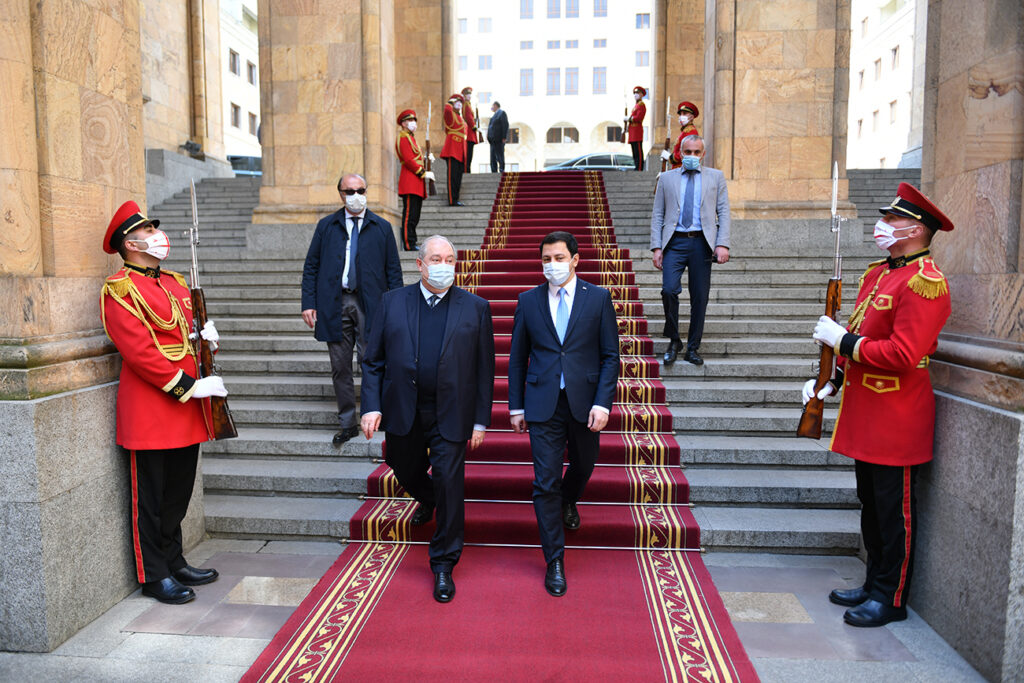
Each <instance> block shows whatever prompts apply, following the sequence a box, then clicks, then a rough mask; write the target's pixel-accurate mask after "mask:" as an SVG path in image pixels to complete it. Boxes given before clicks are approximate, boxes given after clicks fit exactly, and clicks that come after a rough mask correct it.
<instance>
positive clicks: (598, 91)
mask: <svg viewBox="0 0 1024 683" xmlns="http://www.w3.org/2000/svg"><path fill="white" fill-rule="evenodd" d="M607 92H608V67H606V66H595V67H594V94H595V95H605V94H607Z"/></svg>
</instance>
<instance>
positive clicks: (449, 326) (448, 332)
mask: <svg viewBox="0 0 1024 683" xmlns="http://www.w3.org/2000/svg"><path fill="white" fill-rule="evenodd" d="M447 296H448V321H447V322H446V323H445V325H444V339H442V340H441V355H442V356H443V355H444V350H445V349H446V348H448V342H450V341H451V340H452V335H453V334H455V329H456V327H458V324H459V316H460V315H462V304H463V302H464V298H463V297H462V290H460V289H459V288H458V287H455V286H454V285H453V286H452V288H451V289H449V290H448V295H447Z"/></svg>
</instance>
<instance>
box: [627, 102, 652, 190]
mask: <svg viewBox="0 0 1024 683" xmlns="http://www.w3.org/2000/svg"><path fill="white" fill-rule="evenodd" d="M646 95H647V89H646V88H644V87H642V86H639V85H638V86H636V87H635V88H633V99H634V100H636V104H635V105H634V106H633V111H632V112H630V114H629V118H628V119H626V123H627V126H628V127H627V129H626V132H627V134H628V135H629V138H628V139H629V146H630V147H631V148H632V149H633V167H634V168H635V169H636V170H637V171H642V170H644V153H643V144H644V117H646V116H647V105H646V104H644V97H645V96H646Z"/></svg>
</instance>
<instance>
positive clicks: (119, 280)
mask: <svg viewBox="0 0 1024 683" xmlns="http://www.w3.org/2000/svg"><path fill="white" fill-rule="evenodd" d="M134 287H135V283H134V282H132V279H131V278H130V277H128V272H127V271H124V270H121V271H118V272H117V273H116V274H114V275H111V276H110V277H108V278H107V279H106V281H105V282H104V283H103V289H102V290H101V291H100V296H101V297H102V296H103V295H104V294H106V293H108V292H109V293H110V294H113V295H114V296H116V297H117V298H118V299H123V298H125V297H126V296H128V293H129V292H130V291H131V290H132V289H133V288H134Z"/></svg>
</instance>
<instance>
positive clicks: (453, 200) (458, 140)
mask: <svg viewBox="0 0 1024 683" xmlns="http://www.w3.org/2000/svg"><path fill="white" fill-rule="evenodd" d="M463 104H464V102H463V99H462V95H460V94H458V93H456V94H454V95H452V96H451V97H449V98H448V103H447V104H446V105H444V147H443V148H442V149H441V158H442V159H444V160H445V161H446V162H447V163H448V206H465V204H463V203H462V202H460V201H459V190H460V189H461V188H462V171H463V170H464V169H465V168H466V136H467V127H466V120H465V119H464V118H462V108H463V107H462V105H463Z"/></svg>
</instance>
